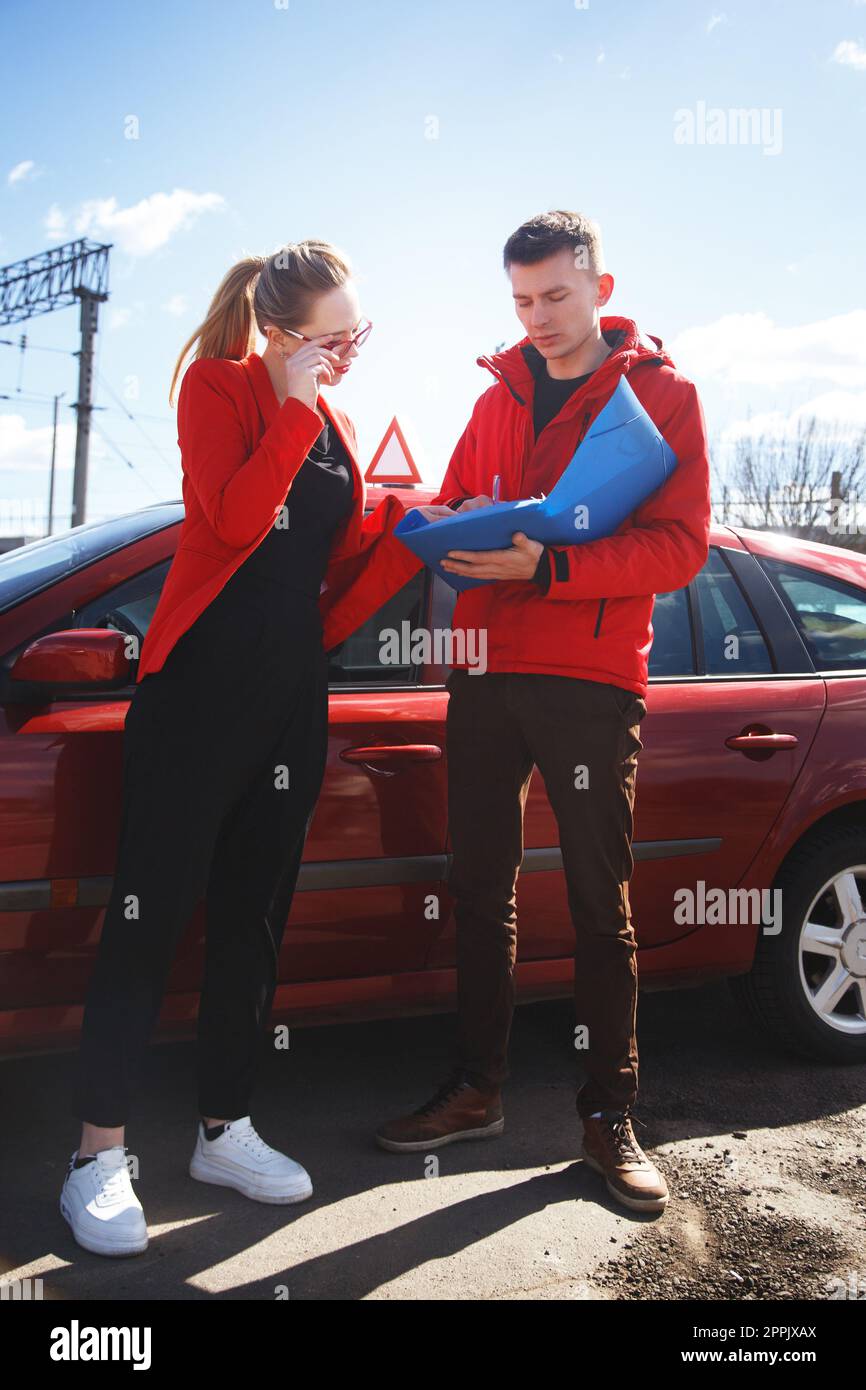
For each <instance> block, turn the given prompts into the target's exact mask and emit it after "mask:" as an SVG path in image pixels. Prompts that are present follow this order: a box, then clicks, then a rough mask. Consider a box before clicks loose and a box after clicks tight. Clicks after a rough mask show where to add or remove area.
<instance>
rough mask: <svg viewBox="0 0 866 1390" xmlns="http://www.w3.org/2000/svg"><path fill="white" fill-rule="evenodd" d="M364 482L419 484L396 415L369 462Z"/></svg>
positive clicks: (415, 469)
mask: <svg viewBox="0 0 866 1390" xmlns="http://www.w3.org/2000/svg"><path fill="white" fill-rule="evenodd" d="M364 480H365V481H366V482H368V483H420V482H421V474H420V473H419V472H418V469H417V467H416V465H415V460H414V459H413V457H412V454H411V451H410V449H409V445H408V444H407V443H406V438H405V435H404V434H403V431H402V430H401V428H400V426H399V425H398V424H397V417H396V415H395V416H394V419H393V420H392V421H391V423H390V425H389V426H388V428H387V429H386V431H385V433H384V435H383V436H382V442H381V444H380V445H379V447H378V449H377V450H376V452H375V454H374V455H373V457H372V459H371V460H370V463H369V465H368V467H367V471H366V473H365V474H364Z"/></svg>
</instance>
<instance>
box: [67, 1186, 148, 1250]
mask: <svg viewBox="0 0 866 1390" xmlns="http://www.w3.org/2000/svg"><path fill="white" fill-rule="evenodd" d="M60 1214H61V1216H62V1217H63V1219H64V1221H66V1222H67V1224H68V1225H69V1229H70V1230H71V1232H72V1238H73V1240H74V1241H75V1243H76V1244H77V1245H80V1246H81V1248H82V1249H83V1250H89V1251H90V1253H91V1254H92V1255H109V1256H111V1255H116V1256H118V1257H122V1256H125V1255H141V1254H143V1253H144V1251H145V1250H146V1249H147V1244H148V1238H147V1235H146V1234H145V1236H144V1239H143V1240H141V1239H139V1240H135V1241H133V1240H130V1241H128V1242H125V1243H124V1244H118V1243H117V1242H116V1241H113V1242H111V1244H109V1243H108V1242H102V1241H100V1240H98V1239H97V1238H96V1236H90V1235H87V1234H86V1233H85V1232H79V1231H76V1229H75V1226H74V1225H73V1220H72V1213H71V1212H70V1211H69V1209H68V1207H67V1205H66V1202H65V1201H64V1199H63V1198H62V1197H61V1199H60Z"/></svg>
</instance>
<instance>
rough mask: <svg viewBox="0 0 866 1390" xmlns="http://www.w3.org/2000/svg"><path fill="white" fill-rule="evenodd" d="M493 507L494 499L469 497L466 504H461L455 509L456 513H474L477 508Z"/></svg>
mask: <svg viewBox="0 0 866 1390" xmlns="http://www.w3.org/2000/svg"><path fill="white" fill-rule="evenodd" d="M492 505H493V498H492V497H467V498H466V501H465V502H461V503H460V506H459V507H456V508H455V511H458V512H474V511H475V508H476V507H491V506H492Z"/></svg>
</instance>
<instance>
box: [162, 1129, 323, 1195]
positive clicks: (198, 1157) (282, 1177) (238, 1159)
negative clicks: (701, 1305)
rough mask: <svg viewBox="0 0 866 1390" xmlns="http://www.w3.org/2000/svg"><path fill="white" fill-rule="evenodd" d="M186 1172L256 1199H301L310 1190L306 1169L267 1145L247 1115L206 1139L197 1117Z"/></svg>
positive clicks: (311, 1186) (193, 1176) (201, 1180)
mask: <svg viewBox="0 0 866 1390" xmlns="http://www.w3.org/2000/svg"><path fill="white" fill-rule="evenodd" d="M189 1174H190V1177H191V1178H197V1179H198V1181H199V1182H211V1183H215V1184H216V1185H217V1186H218V1187H235V1188H237V1190H238V1192H243V1194H244V1196H245V1197H252V1199H253V1201H255V1202H275V1203H280V1204H283V1203H287V1202H302V1201H303V1200H304V1198H305V1197H310V1196H311V1195H312V1191H313V1184H312V1182H311V1181H310V1175H309V1173H308V1172H307V1171H306V1169H304V1168H302V1167H301V1165H300V1163H296V1162H295V1160H294V1159H293V1158H288V1157H287V1155H286V1154H281V1153H278V1152H277V1150H276V1149H272V1148H271V1147H270V1145H268V1144H266V1143H265V1141H264V1140H263V1139H262V1138H260V1137H259V1135H258V1134H257V1133H256V1131H255V1129H254V1128H253V1125H252V1122H251V1120H250V1117H249V1115H245V1116H244V1117H243V1119H242V1120H229V1121H228V1122H227V1124H226V1127H225V1129H224V1130H223V1132H222V1134H221V1135H220V1136H219V1138H218V1139H205V1137H204V1121H203V1120H199V1122H198V1137H197V1139H196V1145H195V1150H194V1152H193V1156H192V1158H191V1159H190V1164H189Z"/></svg>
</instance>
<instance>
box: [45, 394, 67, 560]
mask: <svg viewBox="0 0 866 1390" xmlns="http://www.w3.org/2000/svg"><path fill="white" fill-rule="evenodd" d="M65 395H66V392H65V391H61V392H60V396H65ZM60 396H55V397H54V428H53V430H52V432H51V474H50V481H49V483H48V530H47V532H46V534H47V535H49V536H50V535H51V534H52V528H53V525H54V462H55V460H56V458H57V406H58V403H59V401H60Z"/></svg>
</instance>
